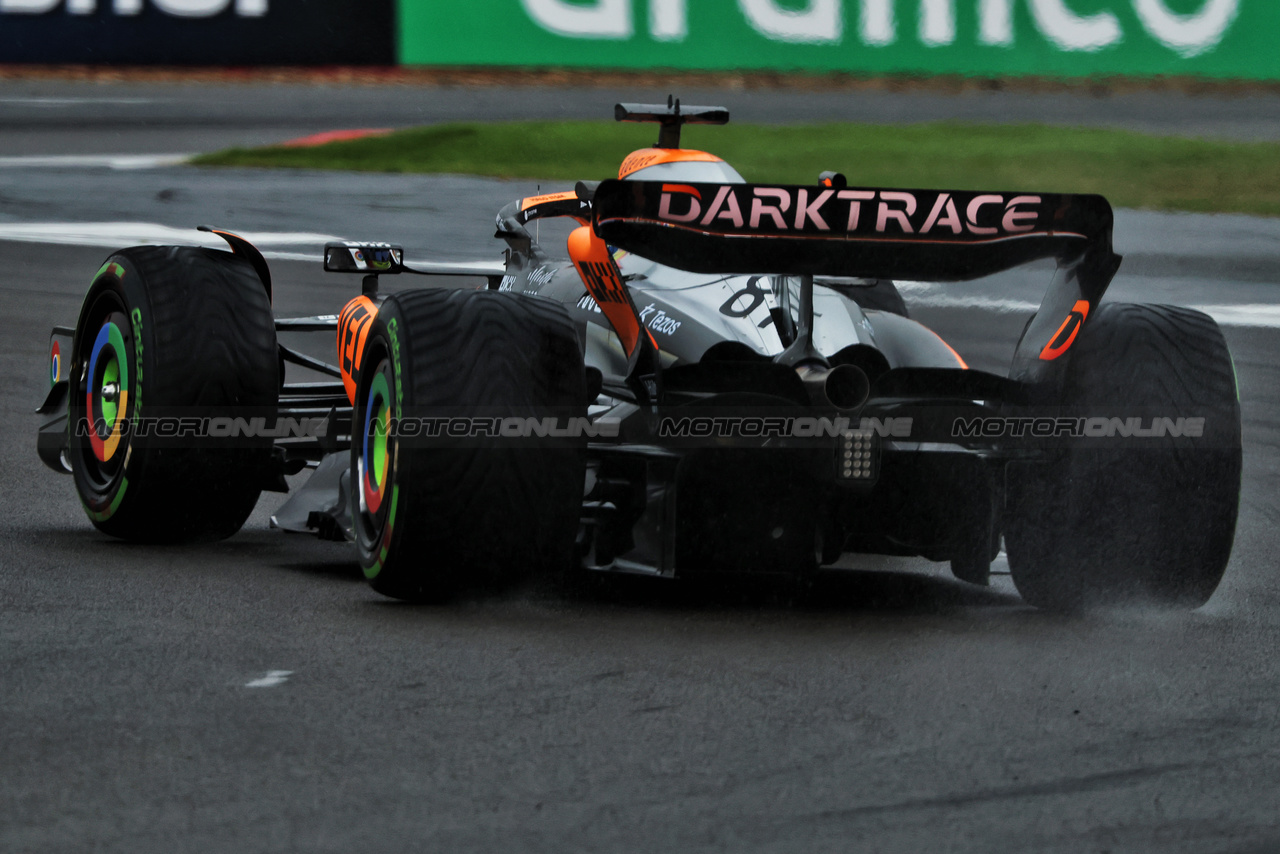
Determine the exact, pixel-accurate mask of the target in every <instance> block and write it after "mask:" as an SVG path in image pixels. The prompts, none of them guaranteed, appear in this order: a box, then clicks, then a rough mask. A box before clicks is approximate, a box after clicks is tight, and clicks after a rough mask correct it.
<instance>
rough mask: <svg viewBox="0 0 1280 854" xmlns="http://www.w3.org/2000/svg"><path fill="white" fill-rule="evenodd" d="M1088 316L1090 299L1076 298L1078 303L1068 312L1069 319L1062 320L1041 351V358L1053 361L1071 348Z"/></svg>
mask: <svg viewBox="0 0 1280 854" xmlns="http://www.w3.org/2000/svg"><path fill="white" fill-rule="evenodd" d="M1088 316H1089V301H1088V300H1076V304H1075V305H1074V306H1072V307H1071V311H1070V312H1068V313H1067V319H1066V320H1064V321H1062V325H1061V326H1059V327H1058V331H1057V332H1055V333H1053V337H1052V338H1050V339H1049V343H1047V344H1045V345H1044V349H1043V350H1041V351H1040V358H1041V359H1043V360H1044V361H1046V362H1049V361H1053V360H1054V359H1056V358H1058V357H1059V356H1061V355H1062V354H1063V353H1065V352H1067V351H1068V350H1070V349H1071V345H1072V344H1073V343H1075V340H1076V335H1077V334H1079V332H1080V327H1081V326H1082V325H1084V321H1085V318H1087V317H1088Z"/></svg>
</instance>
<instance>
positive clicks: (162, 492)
mask: <svg viewBox="0 0 1280 854" xmlns="http://www.w3.org/2000/svg"><path fill="white" fill-rule="evenodd" d="M74 351H75V352H74V353H73V355H72V367H71V371H70V379H71V389H70V402H69V419H68V423H69V425H70V437H69V455H70V458H71V468H72V472H73V475H74V478H75V484H76V490H77V492H78V493H79V496H80V501H81V503H82V504H83V505H84V508H85V512H86V513H87V514H88V516H89V519H90V521H92V522H93V524H94V526H95V527H97V528H98V530H100V531H102V532H103V533H106V534H109V535H111V536H113V537H120V538H121V539H125V540H133V541H143V542H179V541H191V540H217V539H222V538H225V537H229V536H231V535H232V534H234V533H235V532H236V531H238V530H240V526H241V525H243V524H244V521H245V519H246V518H248V516H249V514H250V513H251V512H252V511H253V507H254V505H255V504H256V503H257V501H258V496H259V493H260V491H261V484H262V483H263V482H264V475H263V471H264V470H265V469H266V466H267V465H268V463H269V461H270V457H271V445H272V439H271V438H270V437H265V438H245V439H237V440H235V441H234V443H233V442H231V441H229V440H226V439H222V440H219V439H212V440H211V439H210V438H209V436H208V435H207V433H205V434H202V433H201V428H200V427H198V426H197V424H199V423H204V424H207V423H208V422H204V421H201V419H207V418H215V417H225V418H234V417H246V420H247V418H253V417H262V418H263V419H264V426H265V425H266V424H272V423H273V422H274V420H275V412H276V405H277V401H278V397H277V391H278V387H279V380H278V374H277V346H276V335H275V322H274V320H273V318H272V315H271V303H270V301H269V300H268V298H267V294H266V291H265V289H264V288H263V285H262V282H261V281H260V280H259V279H258V276H257V273H255V272H254V270H253V268H252V267H251V266H250V265H249V264H248V263H247V262H246V261H244V260H242V259H240V258H237V257H235V256H234V255H231V254H230V253H227V252H218V251H214V250H209V249H200V248H196V247H190V246H140V247H135V248H133V249H126V250H123V251H121V252H117V253H116V254H114V255H112V256H111V257H110V258H108V259H107V262H106V263H105V264H104V265H103V266H102V269H101V270H99V271H98V274H97V276H96V277H95V278H94V280H93V283H92V285H90V287H89V293H88V295H87V296H86V297H85V301H84V307H83V309H82V310H81V312H80V319H79V321H78V323H77V326H76V335H75V346H74ZM140 419H141V420H140ZM158 419H165V421H164V422H163V425H164V426H162V424H161V421H160V420H158ZM139 425H144V426H141V427H140V426H139Z"/></svg>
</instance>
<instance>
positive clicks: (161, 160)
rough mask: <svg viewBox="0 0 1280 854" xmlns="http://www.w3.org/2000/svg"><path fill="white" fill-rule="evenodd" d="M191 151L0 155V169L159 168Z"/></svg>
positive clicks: (179, 161) (174, 163)
mask: <svg viewBox="0 0 1280 854" xmlns="http://www.w3.org/2000/svg"><path fill="white" fill-rule="evenodd" d="M194 156H195V155H193V154H49V155H45V154H34V155H24V156H21V157H0V169H84V168H106V169H159V168H161V167H164V166H177V165H179V164H182V163H186V162H187V161H188V160H190V159H191V158H192V157H194Z"/></svg>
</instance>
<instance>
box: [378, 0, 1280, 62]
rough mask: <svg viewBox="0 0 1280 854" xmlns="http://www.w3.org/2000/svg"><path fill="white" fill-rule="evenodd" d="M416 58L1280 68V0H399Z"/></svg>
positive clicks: (406, 56) (403, 46) (405, 51)
mask: <svg viewBox="0 0 1280 854" xmlns="http://www.w3.org/2000/svg"><path fill="white" fill-rule="evenodd" d="M399 39H400V45H399V49H400V60H401V62H402V63H404V64H406V65H449V66H459V65H501V66H541V67H546V66H559V67H580V68H613V69H639V68H671V69H687V70H711V71H715V70H743V71H749V70H775V71H805V72H819V73H821V72H849V73H855V74H883V73H895V74H960V75H971V76H1008V75H1047V76H1055V77H1083V76H1092V75H1132V76H1153V75H1195V76H1201V77H1217V78H1237V79H1250V80H1277V79H1280V0H400V29H399Z"/></svg>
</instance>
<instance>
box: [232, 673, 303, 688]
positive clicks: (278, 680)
mask: <svg viewBox="0 0 1280 854" xmlns="http://www.w3.org/2000/svg"><path fill="white" fill-rule="evenodd" d="M292 675H293V671H292V670H268V671H267V673H266V675H265V676H262V677H260V678H258V679H251V680H250V681H248V682H246V683H244V687H246V688H275V687H276V686H278V685H283V684H284V683H285V682H287V681H289V677H290V676H292Z"/></svg>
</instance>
